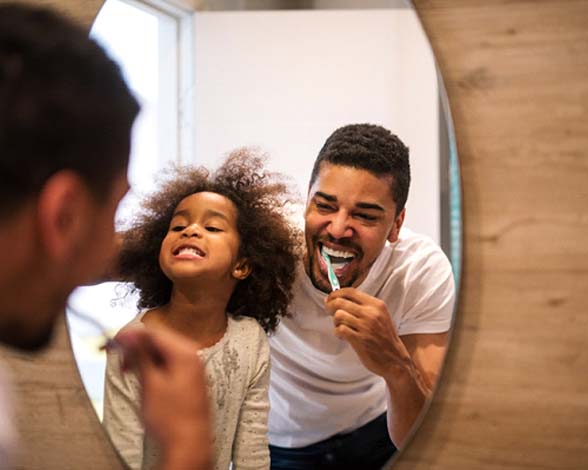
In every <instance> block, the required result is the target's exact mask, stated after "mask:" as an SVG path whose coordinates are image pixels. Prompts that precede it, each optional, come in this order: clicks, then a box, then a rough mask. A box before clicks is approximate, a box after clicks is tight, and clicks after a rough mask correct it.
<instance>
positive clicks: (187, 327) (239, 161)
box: [104, 149, 300, 469]
mask: <svg viewBox="0 0 588 470" xmlns="http://www.w3.org/2000/svg"><path fill="white" fill-rule="evenodd" d="M288 195H289V194H288V192H287V191H286V186H285V185H284V184H283V183H281V182H280V181H279V180H278V179H277V175H275V174H270V173H268V172H266V171H264V170H263V161H262V160H261V159H260V158H258V157H255V156H252V155H251V154H250V153H249V152H248V151H247V150H245V149H241V150H238V151H235V152H233V153H232V154H230V155H229V157H228V159H227V160H226V161H225V163H224V164H223V165H222V166H221V167H220V168H219V169H218V170H217V172H216V173H214V174H212V175H211V174H209V173H208V171H207V170H205V169H203V168H188V167H184V168H178V169H176V172H175V175H174V178H173V179H171V180H170V181H168V182H167V183H166V184H165V185H164V186H163V187H162V188H161V190H160V191H159V192H158V193H156V194H154V195H153V196H151V197H150V198H148V199H147V200H146V201H145V202H144V203H143V211H142V212H141V213H140V214H139V216H138V218H137V219H136V221H135V223H134V224H133V225H132V228H131V229H130V230H129V231H127V232H125V234H124V238H123V244H122V251H121V255H120V258H119V263H120V265H119V271H120V274H121V275H122V276H123V278H124V279H127V280H129V281H132V282H134V286H135V288H136V289H137V290H138V291H139V293H140V300H139V302H138V306H139V308H142V309H145V310H143V311H142V312H141V313H140V314H139V315H138V316H137V317H136V318H135V319H134V320H133V321H132V322H130V323H129V324H128V325H127V326H125V327H124V328H129V327H137V326H138V327H144V328H171V329H173V330H176V331H178V332H180V333H182V334H184V335H185V336H187V337H189V338H191V339H193V340H194V341H195V342H197V343H198V345H199V347H200V348H202V349H199V350H198V348H197V347H196V345H195V347H194V353H195V354H196V353H198V354H199V355H200V357H201V359H202V361H203V363H204V364H205V369H206V375H207V381H208V392H209V399H210V402H211V409H212V412H213V416H214V423H215V428H214V431H215V433H214V448H215V456H216V461H215V463H216V468H217V469H228V468H229V466H230V464H231V462H232V464H233V468H234V469H245V468H247V469H248V468H255V469H258V468H268V467H269V452H268V442H267V416H268V410H269V403H268V386H269V347H268V342H267V338H266V334H265V333H269V332H271V331H273V330H274V329H275V328H276V326H277V324H278V321H279V318H280V317H281V316H283V315H286V314H287V307H288V304H289V302H290V299H291V291H290V290H291V287H292V283H293V281H294V272H295V269H294V266H295V265H296V261H297V259H298V258H299V252H298V249H297V247H298V246H300V245H299V240H300V235H299V233H298V231H297V230H296V229H294V228H293V227H292V226H290V225H289V224H288V222H287V219H286V216H285V214H284V204H285V202H286V197H287V196H288ZM139 396H140V384H139V383H138V380H137V378H136V376H134V375H132V374H128V373H123V372H122V370H121V364H120V357H118V353H117V352H116V351H109V353H108V356H107V367H106V383H105V396H104V425H105V427H106V430H107V432H108V434H109V436H110V438H111V439H112V441H113V443H114V444H115V446H116V447H117V448H118V450H119V452H120V453H121V455H122V457H123V458H124V460H125V461H126V462H127V464H128V465H129V466H130V467H131V468H132V469H138V468H153V467H154V466H155V465H156V463H157V460H158V449H157V448H156V447H155V446H154V444H153V443H152V442H151V441H150V440H149V439H148V437H146V436H145V434H144V430H143V426H142V424H141V421H140V418H139V416H140V403H139V401H140V399H139ZM161 406H162V407H164V406H165V403H162V404H161Z"/></svg>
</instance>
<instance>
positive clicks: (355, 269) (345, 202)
mask: <svg viewBox="0 0 588 470" xmlns="http://www.w3.org/2000/svg"><path fill="white" fill-rule="evenodd" d="M392 179H393V177H392V176H385V177H377V176H375V175H374V174H372V173H370V172H369V171H366V170H362V169H357V168H353V167H349V166H342V165H333V164H330V163H323V164H322V165H321V168H320V171H319V174H318V176H317V178H316V180H315V182H314V183H313V185H312V186H311V188H310V190H309V193H308V201H307V205H306V212H305V222H306V223H305V238H306V255H305V260H304V261H305V269H306V273H307V274H308V276H309V277H310V279H311V281H312V283H313V285H314V286H315V287H316V288H317V289H319V290H321V291H323V292H330V291H331V287H330V284H329V280H328V276H327V266H326V264H325V261H324V260H323V258H322V256H321V255H320V252H321V249H322V248H323V247H324V248H325V250H326V251H327V253H328V254H329V256H330V258H331V261H332V263H333V268H334V270H335V274H336V275H337V278H338V279H339V283H340V284H341V287H357V286H358V285H359V284H361V282H362V281H363V280H364V279H365V278H366V276H367V274H368V272H369V270H370V268H371V266H372V264H373V263H374V261H375V260H376V258H377V257H378V255H379V254H380V252H381V250H382V248H383V247H384V245H385V243H386V240H389V241H391V242H394V241H396V240H397V239H398V232H399V230H400V227H401V226H402V222H403V221H404V210H403V211H402V212H401V213H400V214H399V215H398V217H396V216H395V214H396V203H395V202H394V200H393V199H392V195H391V190H390V188H391V183H392Z"/></svg>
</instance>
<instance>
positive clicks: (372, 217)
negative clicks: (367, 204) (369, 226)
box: [355, 213, 378, 222]
mask: <svg viewBox="0 0 588 470" xmlns="http://www.w3.org/2000/svg"><path fill="white" fill-rule="evenodd" d="M355 217H357V218H358V219H361V220H366V221H368V222H373V221H374V220H378V218H377V217H376V216H375V215H370V214H363V213H359V214H355Z"/></svg>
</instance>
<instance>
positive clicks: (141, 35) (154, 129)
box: [67, 0, 461, 468]
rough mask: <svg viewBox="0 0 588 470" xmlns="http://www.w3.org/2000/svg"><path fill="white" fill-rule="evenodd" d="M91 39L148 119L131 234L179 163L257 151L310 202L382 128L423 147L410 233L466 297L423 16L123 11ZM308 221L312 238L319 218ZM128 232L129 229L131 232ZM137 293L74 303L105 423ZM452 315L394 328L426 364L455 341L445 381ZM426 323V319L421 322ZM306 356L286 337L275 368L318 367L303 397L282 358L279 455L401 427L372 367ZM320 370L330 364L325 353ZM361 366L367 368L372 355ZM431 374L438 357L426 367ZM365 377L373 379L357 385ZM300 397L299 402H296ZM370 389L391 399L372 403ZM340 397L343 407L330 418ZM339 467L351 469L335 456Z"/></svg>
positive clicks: (87, 291)
mask: <svg viewBox="0 0 588 470" xmlns="http://www.w3.org/2000/svg"><path fill="white" fill-rule="evenodd" d="M213 7H214V8H213ZM128 31H133V34H128ZM91 34H92V35H93V36H94V37H95V38H96V39H97V40H98V41H100V42H101V43H102V44H103V45H104V47H105V48H107V49H108V50H109V52H110V54H111V55H112V56H113V57H114V58H115V59H116V60H117V61H118V62H119V63H120V64H121V66H122V68H123V71H124V74H125V76H126V78H127V80H128V82H129V84H130V86H131V88H132V89H133V90H134V91H135V93H136V94H137V96H138V97H139V99H140V101H141V103H142V107H143V108H142V112H141V115H140V117H139V119H138V121H137V123H136V125H135V129H134V135H133V152H132V155H131V163H130V167H129V180H130V182H131V187H132V190H131V192H130V194H129V195H128V196H127V198H126V199H125V200H124V201H123V203H122V204H121V207H120V209H119V216H120V219H121V220H124V219H125V218H128V217H129V216H132V214H133V211H134V210H135V208H136V204H137V199H138V198H139V197H140V196H141V195H142V194H143V193H144V192H148V191H149V190H151V189H152V188H153V185H154V179H155V176H154V175H157V173H158V172H159V171H160V170H161V169H162V168H164V167H166V166H167V165H168V164H169V163H170V162H179V163H194V164H199V165H206V166H209V167H215V166H216V165H217V163H218V162H219V159H220V158H221V157H222V156H224V155H225V154H226V153H227V152H228V151H230V150H232V149H234V148H237V147H241V146H251V145H253V146H257V147H260V148H261V149H262V150H264V151H265V152H267V154H268V155H269V157H270V160H269V166H270V167H271V168H272V169H277V170H279V171H282V172H285V173H287V174H289V175H291V176H292V178H293V179H294V181H295V182H296V184H297V185H298V189H299V191H300V193H301V194H302V195H303V196H306V194H307V191H308V182H309V177H310V172H311V169H312V166H313V162H314V159H315V158H316V155H317V153H318V151H319V150H320V149H321V147H322V145H323V143H324V142H325V140H326V138H327V137H328V136H329V135H330V134H331V133H332V132H333V131H334V130H335V129H337V128H339V127H341V126H343V125H346V124H350V123H364V122H365V123H374V124H379V125H381V126H383V127H385V128H387V129H389V130H391V131H392V132H393V133H394V134H396V135H398V136H399V137H400V139H401V140H402V141H403V142H404V143H405V144H406V145H407V146H408V147H409V149H410V165H411V175H412V181H411V187H410V194H409V198H408V202H407V204H406V217H405V220H404V224H403V227H409V228H410V229H411V230H412V231H413V232H415V233H419V234H424V235H426V236H427V237H428V238H429V239H431V240H432V242H433V243H434V244H436V245H438V246H440V247H441V249H442V250H443V252H444V253H445V254H446V255H447V257H448V259H449V260H450V263H451V268H452V270H453V278H454V285H455V286H458V285H459V274H460V266H461V218H460V217H461V211H460V186H459V170H458V161H457V155H456V148H455V143H454V135H453V130H452V123H451V116H450V113H449V108H448V104H447V100H446V95H445V90H444V88H443V84H442V83H443V82H442V79H441V77H440V75H439V74H438V72H437V68H436V65H435V59H434V56H433V53H432V50H431V47H430V45H429V43H428V40H427V38H426V36H425V33H424V31H423V29H422V26H421V24H420V22H419V19H418V16H417V14H416V12H415V10H414V8H413V7H412V5H411V4H410V3H408V2H405V1H393V0H391V1H359V0H358V1H335V0H332V1H330V0H325V1H318V0H317V1H315V2H308V1H299V2H297V1H289V0H274V1H272V0H268V1H239V2H237V1H225V2H218V1H215V2H207V1H205V0H203V1H193V2H192V1H187V0H186V1H184V0H107V1H106V2H105V3H104V5H103V7H102V9H101V11H100V13H99V15H98V18H97V20H96V22H95V24H94V26H93V28H92V33H91ZM299 213H300V223H301V224H304V217H303V213H304V207H300V208H299ZM119 227H120V228H121V230H122V229H124V223H123V222H121V224H120V225H119ZM394 275H396V274H394V273H392V274H390V276H394ZM452 286H453V284H452ZM126 292H127V289H126V286H125V285H121V284H116V283H104V284H100V285H96V286H90V287H83V288H79V289H78V290H76V291H75V292H74V293H73V294H72V296H71V298H70V301H69V306H70V308H69V309H68V312H67V318H68V325H69V331H70V335H71V341H72V345H73V348H74V354H75V357H76V360H77V363H78V366H79V370H80V373H81V376H82V379H83V382H84V385H85V387H86V390H87V392H88V394H89V396H90V398H91V400H92V403H93V404H94V407H95V409H96V412H97V414H98V416H99V418H100V419H102V417H103V406H104V403H103V397H104V371H105V356H104V353H103V352H100V351H99V349H98V346H99V345H100V343H101V341H102V336H101V331H100V326H99V325H102V326H103V327H104V328H105V329H106V330H107V331H108V333H110V334H114V333H115V332H116V331H117V330H119V329H120V328H121V327H122V326H123V325H125V324H127V323H128V322H129V321H131V320H132V319H133V318H135V317H136V316H137V314H138V309H137V307H136V300H137V299H136V298H135V297H133V296H132V295H127V294H126ZM300 295H302V294H300ZM455 296H457V294H456V295H455ZM429 300H430V299H429ZM407 302H408V301H407ZM443 302H445V305H443V306H439V305H440V304H441V303H443ZM447 303H449V304H447ZM394 305H396V307H397V304H394ZM439 305H428V306H427V307H426V308H427V309H429V310H432V311H434V310H435V309H439V310H441V309H443V310H444V311H445V312H447V311H449V312H450V313H449V315H446V318H445V320H444V322H442V323H443V325H444V326H441V327H433V328H432V329H430V330H427V329H426V328H425V329H421V330H419V331H416V330H414V331H412V330H411V331H408V332H406V331H407V330H403V329H402V328H403V326H402V325H400V324H397V323H394V328H395V329H396V330H397V333H398V334H399V335H400V336H401V338H402V340H403V343H404V345H405V346H406V350H409V351H410V352H411V354H413V358H415V356H414V355H415V354H416V355H419V354H420V352H419V351H423V350H425V349H426V347H424V346H423V343H420V342H419V341H421V340H422V338H428V337H435V338H437V336H439V335H441V337H442V341H441V343H435V342H434V341H433V342H432V343H428V346H429V347H433V349H434V348H435V347H437V349H438V350H439V351H441V354H440V356H438V357H436V358H435V361H437V363H436V364H437V366H436V367H437V369H440V365H441V362H442V359H443V351H444V350H446V347H447V344H448V335H449V330H448V329H449V328H450V324H451V316H452V312H453V309H454V305H453V296H451V295H449V296H447V295H446V296H445V298H444V300H440V301H439ZM396 307H395V308H396ZM390 308H392V307H390ZM406 308H407V310H410V309H409V308H408V307H406ZM411 308H412V307H411ZM418 308H422V309H425V307H418V302H417V306H416V307H414V309H413V310H418ZM421 313H423V312H418V311H417V312H413V314H414V315H416V316H417V317H418V315H420V314H421ZM87 317H91V318H93V319H94V320H93V321H92V320H87ZM395 321H396V320H395V319H393V322H395ZM403 331H405V333H404V334H403ZM282 341H283V342H284V343H283V344H287V347H286V346H283V345H282V343H281V342H282ZM320 341H321V340H319V343H320ZM337 341H341V340H337ZM292 344H293V343H288V341H287V340H286V339H284V338H283V335H282V336H280V332H279V331H278V334H276V335H275V336H274V337H272V338H271V345H272V352H273V354H276V355H280V354H281V355H282V356H284V351H285V349H284V348H286V349H287V348H289V349H288V350H287V355H288V356H289V357H290V358H292V357H296V356H298V355H300V357H304V358H305V359H304V361H308V363H307V364H300V363H298V364H297V365H296V364H294V365H292V367H294V368H295V369H296V367H298V368H297V369H296V370H297V374H298V376H297V377H295V378H293V379H292V380H293V383H292V384H287V381H288V374H283V373H282V374H281V375H280V373H279V372H275V370H278V369H280V368H284V364H285V360H284V358H283V357H281V358H277V357H273V356H272V361H276V363H277V366H275V369H272V371H273V372H272V378H271V384H270V400H271V407H272V411H271V413H270V437H271V440H272V441H275V442H272V443H275V444H277V446H278V447H285V448H301V447H306V446H308V445H311V444H313V443H316V442H322V441H323V440H325V439H329V438H330V436H332V435H336V436H339V435H343V436H348V435H350V433H352V431H353V430H354V429H356V428H359V429H364V428H365V426H368V425H369V426H371V423H374V422H375V421H377V420H378V419H380V418H378V416H381V413H382V412H384V413H385V411H386V406H387V405H386V387H385V383H384V381H382V380H381V379H380V382H377V383H376V382H373V381H370V380H372V378H369V379H366V374H367V375H370V376H371V377H372V376H373V374H371V373H369V372H368V371H367V369H365V368H361V367H360V369H361V371H359V372H358V371H357V370H356V371H355V372H354V371H347V372H346V373H344V374H343V375H341V374H339V372H340V370H341V368H344V367H346V366H345V364H346V363H341V364H339V363H337V362H336V361H333V362H332V363H329V364H327V366H325V369H324V370H322V369H321V367H323V366H324V364H322V365H321V364H319V363H318V362H317V363H315V364H313V363H312V360H310V359H308V358H309V357H310V356H312V353H306V354H302V351H300V350H297V349H296V347H294V346H292ZM300 344H303V343H300ZM304 344H307V343H304ZM308 344H310V343H308ZM439 344H441V346H439ZM431 345H432V346H431ZM312 347H316V348H317V350H319V349H320V348H321V346H320V345H318V346H312ZM312 347H311V348H312ZM351 351H352V352H353V350H351ZM415 351H416V352H415ZM314 352H316V351H314ZM348 353H349V352H348V351H347V352H345V353H344V354H343V356H342V357H347V356H345V354H348ZM317 357H318V358H319V359H317V361H319V362H320V360H322V359H324V354H323V355H319V356H317ZM419 358H421V356H419ZM347 359H348V358H347ZM347 359H345V360H346V361H347ZM340 360H342V359H340ZM350 360H352V361H356V362H357V357H354V358H351V359H350ZM418 360H422V361H423V362H426V361H427V360H429V359H428V358H427V357H426V354H425V355H424V356H422V358H421V359H418ZM418 360H417V359H416V358H415V361H416V362H418ZM294 362H296V361H294ZM359 364H361V363H359ZM333 370H335V371H337V373H331V371H333ZM300 374H301V376H300ZM346 374H347V375H346ZM353 374H358V377H360V379H357V382H354V380H355V378H354V377H353ZM278 376H279V377H278ZM275 377H278V378H275ZM291 377H294V375H292V376H291ZM363 380H367V382H365V381H363ZM433 381H434V379H433ZM278 382H279V383H278ZM284 383H286V384H287V387H286V388H289V387H290V386H291V387H292V390H294V391H295V392H294V393H291V394H290V395H288V393H286V394H284V393H282V392H280V391H279V390H278V389H279V388H280V387H281V389H282V390H283V389H284V388H285V386H284ZM300 383H303V385H301V384H300ZM366 384H367V385H366ZM434 385H435V384H434V383H429V384H428V390H429V394H428V395H426V394H425V395H426V396H427V397H428V399H426V400H425V401H424V402H422V403H420V405H419V409H418V410H417V411H418V412H416V413H413V415H412V417H410V419H409V426H408V428H407V430H405V431H403V433H402V435H403V436H404V437H403V442H404V443H405V442H406V440H407V439H408V437H409V436H410V435H411V434H412V433H413V432H414V430H415V429H416V428H417V427H418V426H417V425H418V422H419V421H420V418H421V417H422V415H423V413H424V412H425V411H426V408H427V405H428V403H429V401H430V395H431V393H430V392H431V390H433V389H434ZM354 387H355V388H354ZM362 387H363V388H362ZM367 389H370V390H371V392H370V393H373V394H376V395H377V396H375V395H370V393H367V395H365V394H364V395H362V394H363V393H364V392H365V390H367ZM317 394H318V395H321V394H322V397H319V398H316V396H317ZM329 394H331V396H333V397H335V398H334V402H336V404H337V405H336V409H329V405H328V404H325V403H327V402H328V401H329V400H326V401H325V398H324V397H325V395H326V396H329ZM295 395H297V396H298V398H297V397H296V396H295ZM362 396H363V397H364V398H363V399H362ZM409 398H410V397H409ZM284 400H286V401H287V403H284ZM321 400H323V401H321ZM342 403H343V405H342ZM317 404H318V405H317ZM392 406H394V405H392ZM398 406H400V405H398ZM275 410H280V411H279V412H278V411H275ZM348 410H353V411H352V412H351V413H347V411H348ZM274 412H276V413H277V414H276V415H274V414H273V413H274ZM402 412H403V411H401V412H400V414H401V413H402ZM346 413H347V414H346ZM343 415H345V416H343ZM340 416H343V417H342V418H341V417H340ZM374 417H376V418H374ZM380 421H381V420H380ZM366 423H367V424H366ZM379 426H380V428H379V429H380V431H381V426H382V422H380V424H379ZM390 426H394V423H391V424H390ZM288 429H291V434H289V432H288V431H287V430H288ZM383 429H384V430H385V429H386V422H385V414H384V421H383ZM380 431H378V432H380ZM384 432H385V431H384ZM390 434H391V435H392V434H394V433H393V432H392V431H391V432H390ZM367 439H368V441H367V442H368V445H367V448H368V449H369V453H371V454H377V452H378V450H379V446H380V445H379V444H373V448H370V445H371V444H370V443H371V442H372V441H371V440H370V439H372V438H371V437H368V438H367ZM336 442H337V443H338V444H337V445H339V446H340V447H345V445H344V444H341V442H343V443H345V442H348V441H345V440H342V441H336ZM353 446H354V444H351V445H350V447H353ZM398 447H400V448H401V447H402V446H401V445H399V446H398ZM122 450H123V452H122V453H123V456H124V455H125V452H124V449H122ZM397 455H398V452H395V453H390V454H389V455H388V454H386V455H385V458H384V460H383V461H382V462H388V463H387V464H386V465H390V464H391V462H392V461H393V459H394V458H395V456H397ZM272 458H273V457H272ZM323 458H325V459H327V461H328V459H329V458H331V459H336V458H339V457H337V455H334V454H333V455H331V453H330V451H329V452H326V453H324V455H323ZM325 465H326V464H325ZM382 465H383V463H381V464H378V465H377V468H379V467H380V466H382ZM325 468H326V467H325ZM333 468H337V467H336V466H335V467H333ZM362 468H368V467H362ZM374 468H376V467H374Z"/></svg>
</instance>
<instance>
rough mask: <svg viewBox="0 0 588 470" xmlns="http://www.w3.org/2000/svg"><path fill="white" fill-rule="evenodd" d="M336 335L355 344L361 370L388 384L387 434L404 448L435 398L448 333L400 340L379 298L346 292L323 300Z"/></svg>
mask: <svg viewBox="0 0 588 470" xmlns="http://www.w3.org/2000/svg"><path fill="white" fill-rule="evenodd" d="M325 304H326V308H327V312H329V314H331V315H332V317H333V323H334V325H335V335H336V336H337V337H338V338H341V339H343V340H345V341H347V342H349V344H350V345H351V347H352V348H353V349H354V350H355V352H356V354H357V355H358V357H359V359H360V360H361V362H362V363H363V365H364V366H365V367H366V368H367V369H369V370H370V371H372V372H373V373H375V374H377V375H379V376H381V377H383V378H384V380H385V381H386V387H387V389H388V410H387V415H388V431H389V433H390V438H391V439H392V441H393V442H394V444H395V445H396V447H398V448H401V447H402V446H403V445H404V442H405V440H406V438H407V436H408V435H409V433H410V431H411V429H412V427H413V426H414V423H415V421H416V419H417V417H418V416H419V414H420V412H421V410H422V409H423V405H424V403H425V402H426V400H427V399H428V398H430V397H431V394H432V390H433V388H434V386H435V383H436V381H437V377H438V375H439V371H440V370H441V364H442V362H443V357H444V356H445V351H446V349H447V333H446V332H445V333H435V334H412V335H407V336H403V337H402V338H401V337H399V336H398V332H397V331H396V328H395V327H394V325H393V323H392V318H391V316H390V312H388V309H387V308H386V305H385V303H384V302H383V301H381V300H380V299H377V298H375V297H372V296H370V295H368V294H365V293H363V292H361V291H359V290H357V289H354V288H351V287H348V288H345V289H340V290H337V291H335V292H332V293H331V294H329V296H328V297H327V298H326V300H325Z"/></svg>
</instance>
